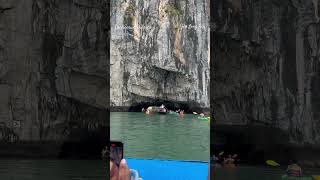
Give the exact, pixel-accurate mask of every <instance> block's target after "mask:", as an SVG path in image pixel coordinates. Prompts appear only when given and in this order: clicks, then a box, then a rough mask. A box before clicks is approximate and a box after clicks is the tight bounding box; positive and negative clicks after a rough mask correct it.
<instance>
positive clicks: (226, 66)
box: [211, 0, 320, 145]
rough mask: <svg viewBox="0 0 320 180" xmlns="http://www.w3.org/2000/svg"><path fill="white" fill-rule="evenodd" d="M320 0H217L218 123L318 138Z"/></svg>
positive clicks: (309, 140) (303, 139)
mask: <svg viewBox="0 0 320 180" xmlns="http://www.w3.org/2000/svg"><path fill="white" fill-rule="evenodd" d="M319 5H320V2H318V0H305V1H299V0H291V1H289V0H281V1H276V0H259V1H256V0H245V1H243V0H242V1H240V0H226V1H222V0H215V1H213V7H214V9H213V13H214V19H213V22H214V24H215V30H214V33H213V34H214V37H212V39H211V41H214V42H215V43H214V44H213V48H212V52H211V53H213V54H211V56H212V59H211V61H212V63H213V66H214V67H213V70H212V72H213V73H214V74H213V76H212V77H214V79H212V81H213V86H214V89H215V90H214V91H212V92H213V101H214V108H215V109H214V111H215V119H216V122H217V124H240V125H248V124H260V125H264V126H269V127H274V128H281V129H282V130H284V131H286V132H288V134H289V136H290V141H291V143H294V144H313V145H316V144H317V145H319V144H320V113H319V112H320V96H319V90H320V58H319V57H320V51H319V50H320V44H319V43H320V41H319V40H320V24H319V15H320V12H319V10H318V7H319Z"/></svg>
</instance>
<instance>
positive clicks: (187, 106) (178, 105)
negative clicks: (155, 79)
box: [129, 99, 208, 113]
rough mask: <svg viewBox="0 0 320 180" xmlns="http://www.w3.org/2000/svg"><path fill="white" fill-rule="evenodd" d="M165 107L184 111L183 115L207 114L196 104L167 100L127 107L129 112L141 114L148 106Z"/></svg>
mask: <svg viewBox="0 0 320 180" xmlns="http://www.w3.org/2000/svg"><path fill="white" fill-rule="evenodd" d="M162 104H163V105H165V106H166V108H167V109H169V110H173V111H175V110H178V109H181V110H184V112H185V113H192V112H198V113H201V112H207V111H208V110H207V109H205V108H201V107H200V105H199V104H198V103H196V102H175V101H168V100H161V99H157V100H153V101H149V102H139V103H134V104H132V106H130V107H129V112H141V110H142V108H145V109H146V108H148V107H149V106H161V105H162Z"/></svg>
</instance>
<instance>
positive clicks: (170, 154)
mask: <svg viewBox="0 0 320 180" xmlns="http://www.w3.org/2000/svg"><path fill="white" fill-rule="evenodd" d="M209 133H210V127H209V123H208V121H205V120H199V119H197V116H195V115H190V114H186V115H184V117H183V118H181V117H180V116H178V115H159V114H155V115H146V114H144V113H140V112H138V113H135V112H112V113H111V115H110V138H111V139H112V140H121V141H122V142H124V154H125V156H126V157H131V158H144V159H169V160H197V161H209V156H210V150H209V143H210V138H209Z"/></svg>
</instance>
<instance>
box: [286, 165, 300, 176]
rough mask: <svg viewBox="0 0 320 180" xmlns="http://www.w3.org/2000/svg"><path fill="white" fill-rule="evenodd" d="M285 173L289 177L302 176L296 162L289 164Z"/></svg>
mask: <svg viewBox="0 0 320 180" xmlns="http://www.w3.org/2000/svg"><path fill="white" fill-rule="evenodd" d="M287 174H288V176H289V177H300V176H302V174H301V168H300V167H299V166H298V165H296V164H293V165H290V166H289V167H288V171H287Z"/></svg>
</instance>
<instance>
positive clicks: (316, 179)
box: [312, 175, 320, 180]
mask: <svg viewBox="0 0 320 180" xmlns="http://www.w3.org/2000/svg"><path fill="white" fill-rule="evenodd" d="M312 178H313V179H314V180H320V175H313V176H312Z"/></svg>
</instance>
